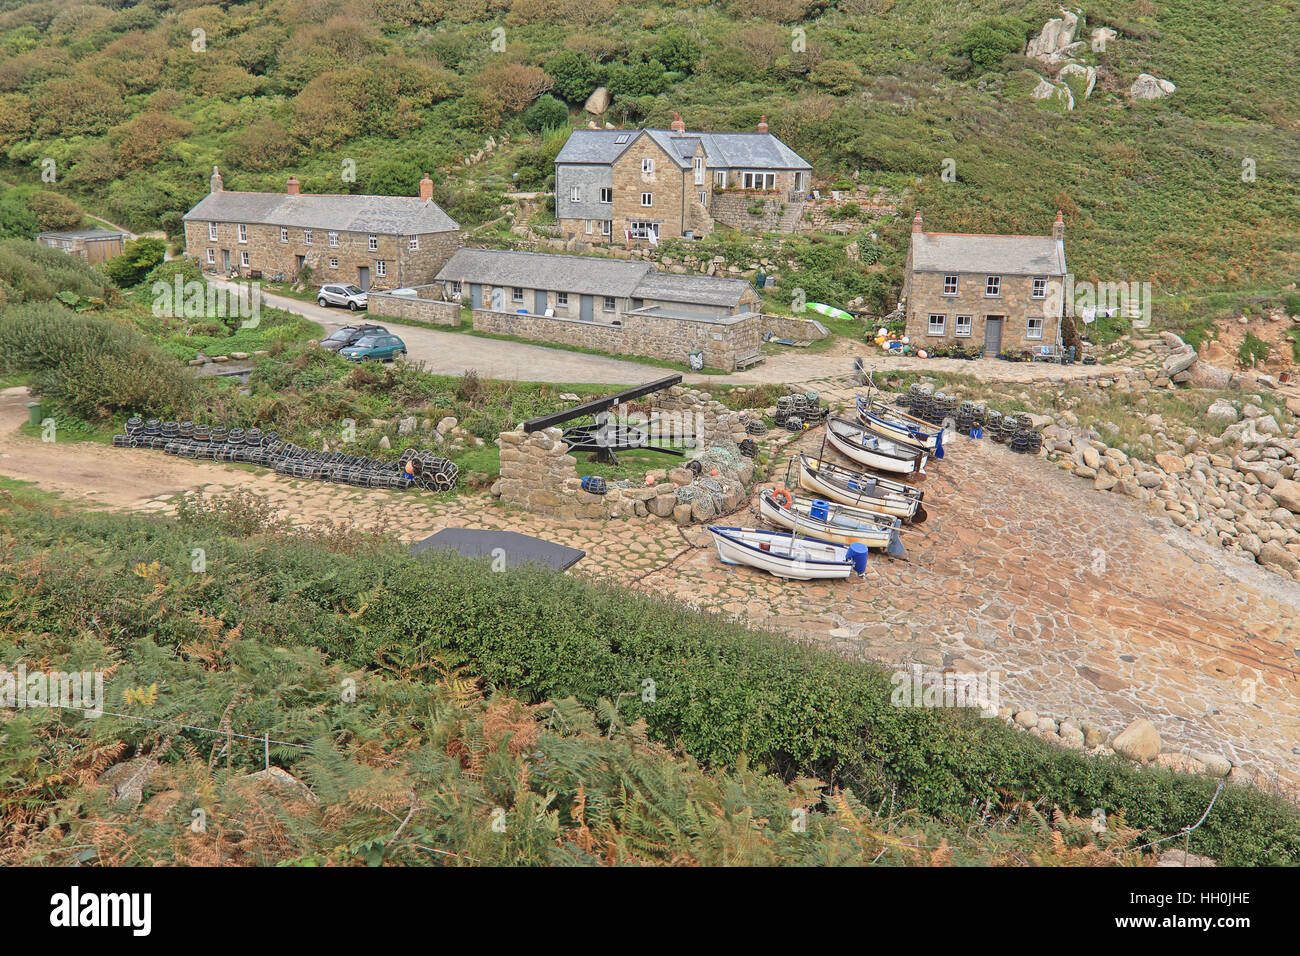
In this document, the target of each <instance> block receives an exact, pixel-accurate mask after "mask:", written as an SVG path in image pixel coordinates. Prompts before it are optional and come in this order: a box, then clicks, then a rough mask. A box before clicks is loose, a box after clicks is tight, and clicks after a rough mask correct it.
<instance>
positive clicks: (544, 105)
mask: <svg viewBox="0 0 1300 956" xmlns="http://www.w3.org/2000/svg"><path fill="white" fill-rule="evenodd" d="M568 122H569V108H568V107H567V106H565V105H564V101H563V100H558V99H556V98H555V97H554V96H551V95H550V94H549V93H548V94H546V95H545V96H541V97H538V99H537V100H536V101H534V103H533V105H532V106H530V107H528V109H526V110H525V111H524V126H525V127H526V128H527V129H528V130H529V131H530V132H533V133H540V132H541V131H542V130H545V129H551V128H553V127H556V126H565V125H567V124H568Z"/></svg>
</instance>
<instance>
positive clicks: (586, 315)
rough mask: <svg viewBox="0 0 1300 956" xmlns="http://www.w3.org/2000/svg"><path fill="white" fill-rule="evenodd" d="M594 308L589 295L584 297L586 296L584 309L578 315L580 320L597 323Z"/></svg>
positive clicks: (583, 298) (583, 304) (583, 300)
mask: <svg viewBox="0 0 1300 956" xmlns="http://www.w3.org/2000/svg"><path fill="white" fill-rule="evenodd" d="M592 306H593V301H592V297H591V296H589V295H584V296H583V297H582V309H581V311H580V312H579V313H578V317H579V318H580V319H582V321H584V322H593V321H595V318H596V317H595V314H594V310H593V308H592Z"/></svg>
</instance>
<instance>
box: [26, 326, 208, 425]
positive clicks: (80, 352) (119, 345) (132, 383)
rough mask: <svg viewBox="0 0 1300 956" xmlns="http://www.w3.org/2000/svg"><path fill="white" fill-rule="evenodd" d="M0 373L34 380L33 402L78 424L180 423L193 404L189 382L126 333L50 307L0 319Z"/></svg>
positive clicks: (144, 343) (135, 336) (176, 368)
mask: <svg viewBox="0 0 1300 956" xmlns="http://www.w3.org/2000/svg"><path fill="white" fill-rule="evenodd" d="M0 369H3V370H4V371H6V372H32V373H34V376H33V379H32V383H31V388H32V392H33V394H36V395H39V396H40V397H41V398H43V399H47V400H49V401H50V403H51V404H52V405H53V407H54V408H55V409H56V410H57V411H61V412H63V413H64V414H65V415H67V416H70V417H71V418H74V419H79V420H81V421H87V422H99V421H104V420H106V419H109V418H111V417H112V416H113V415H115V414H117V413H119V412H143V413H147V414H149V415H150V416H152V417H157V418H161V417H164V416H166V417H180V416H182V415H185V414H188V413H189V412H190V411H191V410H192V406H193V403H194V396H195V384H194V380H193V379H192V378H191V377H190V376H188V375H186V374H185V371H184V370H183V369H182V368H181V367H180V366H179V365H178V364H177V363H176V362H175V361H174V360H172V359H170V358H168V357H167V356H166V355H164V354H163V353H162V352H161V351H159V350H158V349H157V348H156V347H155V346H154V345H153V344H152V343H150V342H149V340H148V339H146V338H145V337H144V336H143V335H141V334H140V333H139V332H137V331H136V330H135V329H134V328H133V327H132V326H130V325H127V324H125V323H123V322H118V321H115V320H113V319H110V318H106V317H103V316H92V315H84V314H78V313H73V312H69V311H68V310H67V309H65V308H63V307H62V306H60V305H55V304H54V303H37V304H32V305H26V306H22V307H19V308H16V309H10V310H8V311H6V312H5V313H4V314H3V315H0Z"/></svg>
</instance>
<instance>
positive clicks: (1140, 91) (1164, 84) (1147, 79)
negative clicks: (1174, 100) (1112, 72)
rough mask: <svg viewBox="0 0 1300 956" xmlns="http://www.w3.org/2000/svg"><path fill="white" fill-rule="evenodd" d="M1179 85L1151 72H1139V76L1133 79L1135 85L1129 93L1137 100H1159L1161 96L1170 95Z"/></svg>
mask: <svg viewBox="0 0 1300 956" xmlns="http://www.w3.org/2000/svg"><path fill="white" fill-rule="evenodd" d="M1176 89H1178V87H1176V86H1174V84H1172V83H1170V82H1169V81H1168V80H1162V79H1160V78H1159V77H1157V76H1152V75H1151V74H1150V73H1139V74H1138V78H1137V79H1136V80H1134V81H1133V86H1132V87H1131V88H1130V89H1129V95H1130V96H1132V97H1133V99H1135V100H1158V99H1160V98H1161V97H1164V96H1168V95H1169V94H1170V93H1172V92H1174V90H1176Z"/></svg>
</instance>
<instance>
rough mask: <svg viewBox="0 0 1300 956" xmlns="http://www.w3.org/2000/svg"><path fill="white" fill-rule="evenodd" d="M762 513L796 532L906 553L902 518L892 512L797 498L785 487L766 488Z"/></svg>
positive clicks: (760, 505) (894, 553)
mask: <svg viewBox="0 0 1300 956" xmlns="http://www.w3.org/2000/svg"><path fill="white" fill-rule="evenodd" d="M758 513H759V516H760V517H761V518H762V519H763V520H764V521H766V522H767V523H768V524H772V525H776V526H777V527H779V528H785V529H787V530H790V531H794V532H807V533H808V534H811V535H814V536H816V537H817V538H820V539H822V540H825V541H833V542H835V543H837V544H864V545H866V546H867V547H868V548H877V549H879V550H883V551H886V552H887V553H888V554H889V555H891V556H892V557H896V558H898V557H902V556H903V542H902V539H901V538H900V536H899V528H900V527H901V526H902V523H903V522H902V521H901V520H900V519H898V518H896V517H892V516H889V515H882V514H877V513H875V512H871V511H866V510H864V509H862V508H852V507H850V506H849V505H842V504H839V503H837V502H832V501H823V500H821V499H815V498H796V497H794V496H793V495H791V494H790V492H788V491H786V490H785V489H775V490H774V489H771V488H767V489H764V490H763V491H762V492H760V493H759V496H758Z"/></svg>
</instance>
